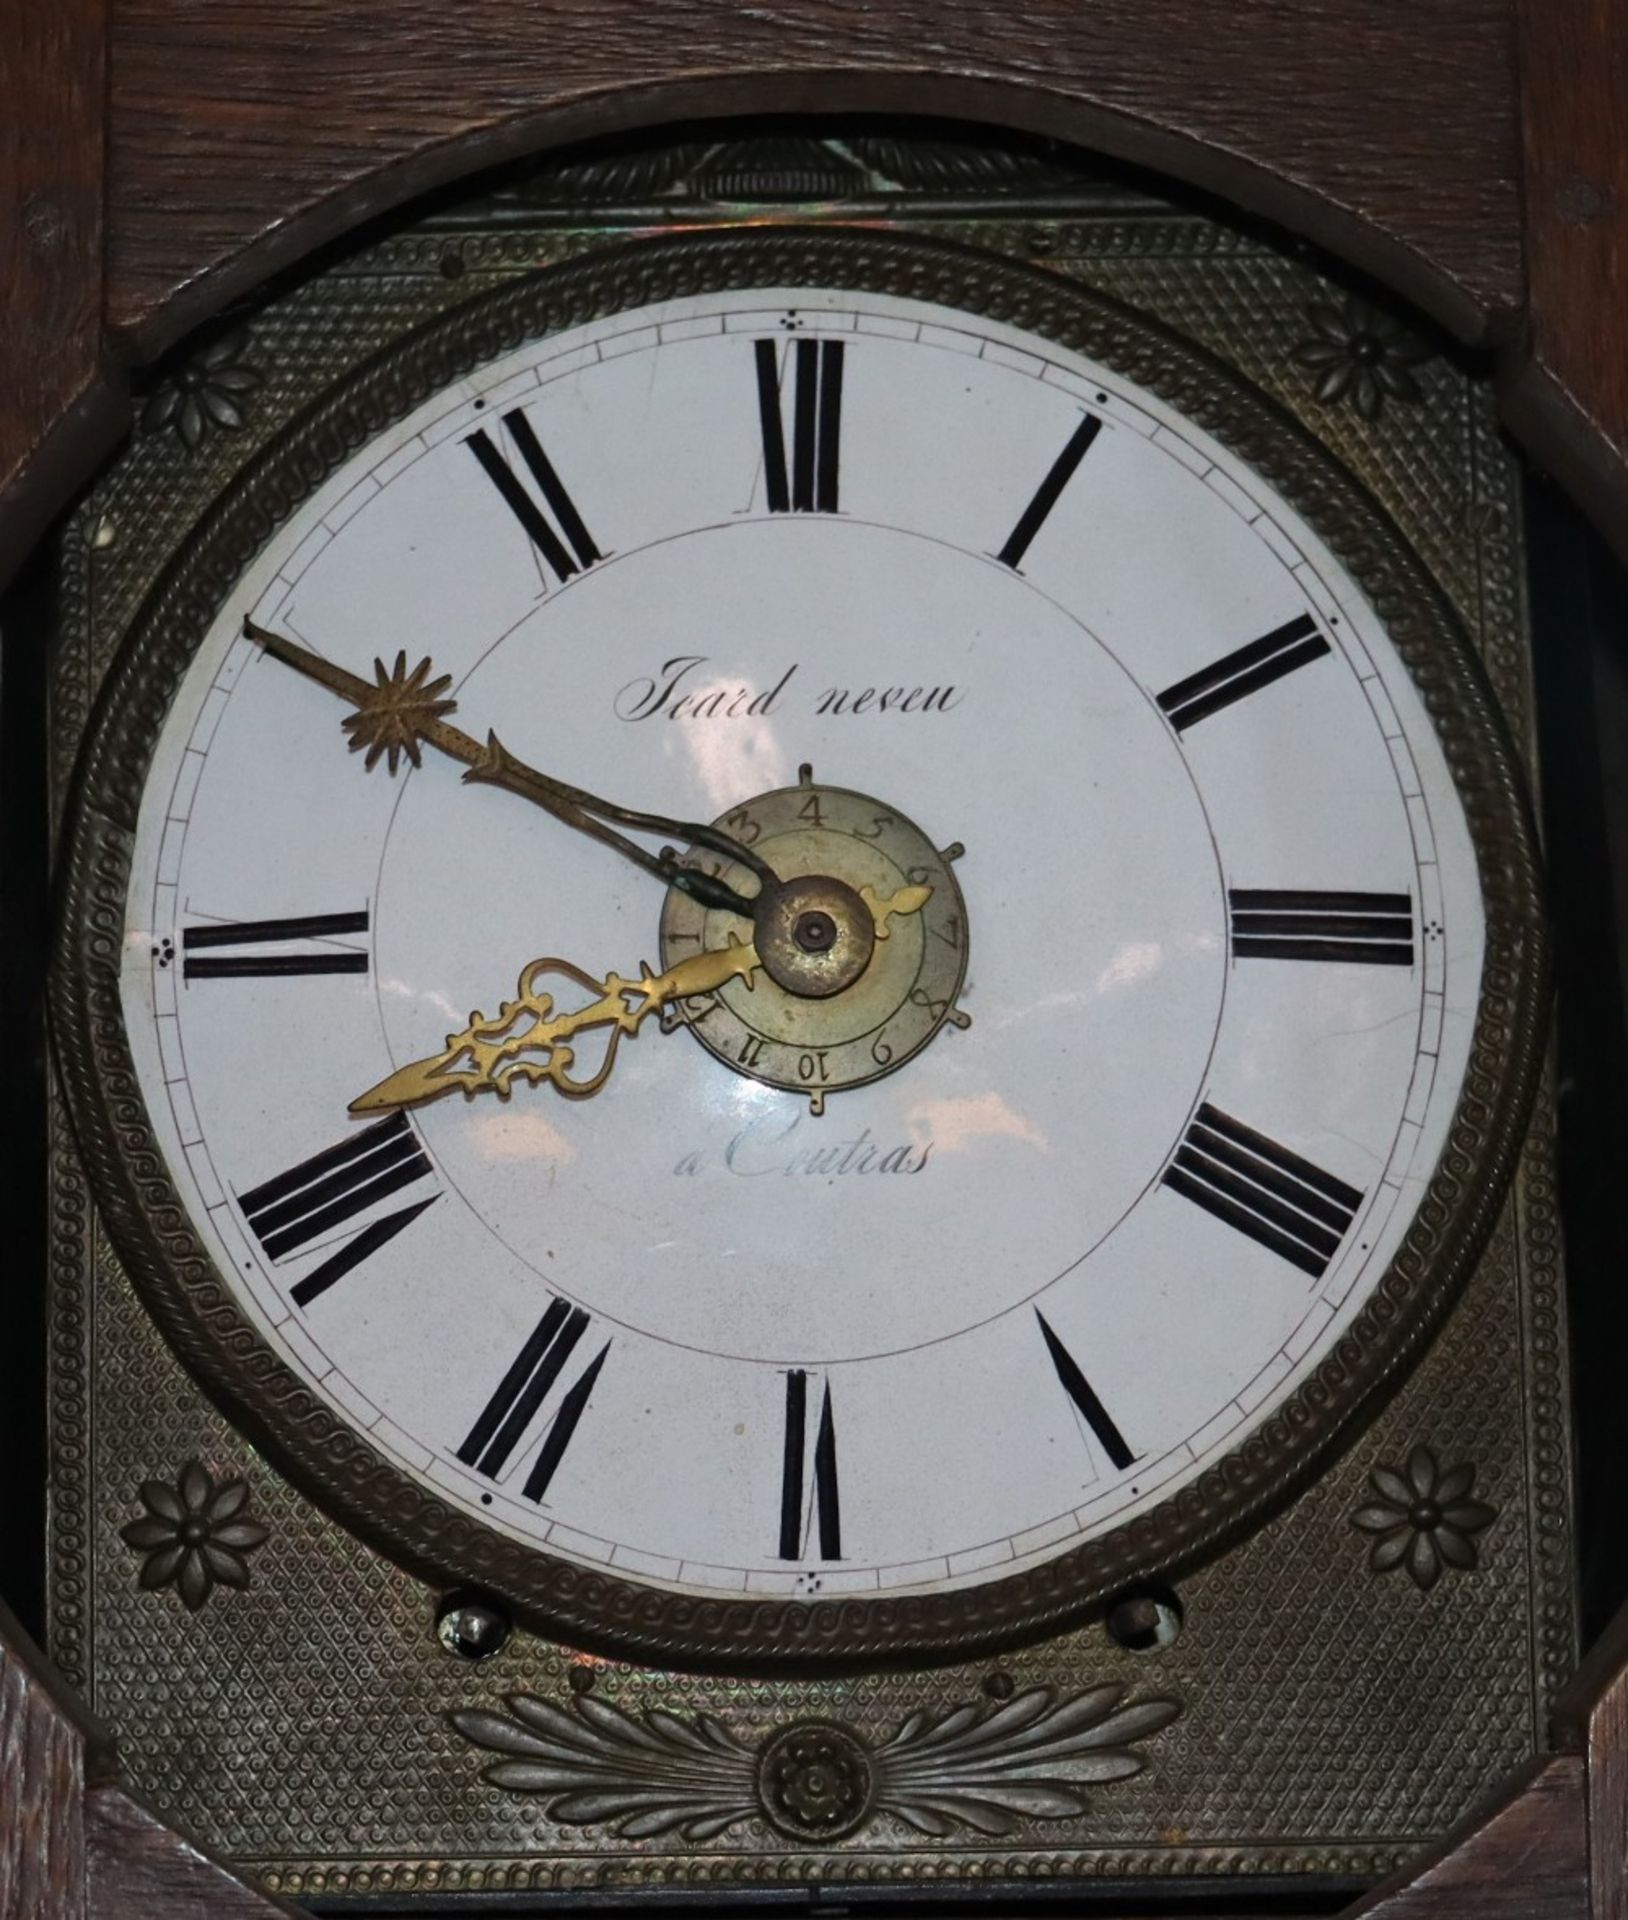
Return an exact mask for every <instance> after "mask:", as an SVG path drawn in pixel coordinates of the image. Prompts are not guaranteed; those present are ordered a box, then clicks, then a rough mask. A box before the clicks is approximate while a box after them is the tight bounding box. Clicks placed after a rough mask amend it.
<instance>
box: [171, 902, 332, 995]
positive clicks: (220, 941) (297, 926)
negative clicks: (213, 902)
mask: <svg viewBox="0 0 1628 1920" xmlns="http://www.w3.org/2000/svg"><path fill="white" fill-rule="evenodd" d="M366 932H367V909H366V908H365V907H362V908H359V909H358V910H357V911H356V912H355V913H311V914H306V915H305V916H304V917H303V918H301V919H295V920H229V921H224V922H222V923H221V924H220V925H218V926H207V927H186V928H184V929H183V930H182V934H181V975H182V978H183V979H186V980H241V979H245V978H255V979H268V978H271V977H273V976H275V975H278V974H288V973H366V972H367V967H368V959H367V955H366V953H365V952H363V951H361V950H360V949H359V948H356V947H344V948H342V949H340V950H338V951H335V952H331V953H226V954H222V953H216V952H215V951H213V950H214V949H215V948H218V947H273V946H278V945H280V944H284V943H286V942H289V941H294V940H332V939H333V938H335V936H336V935H338V934H342V933H366Z"/></svg>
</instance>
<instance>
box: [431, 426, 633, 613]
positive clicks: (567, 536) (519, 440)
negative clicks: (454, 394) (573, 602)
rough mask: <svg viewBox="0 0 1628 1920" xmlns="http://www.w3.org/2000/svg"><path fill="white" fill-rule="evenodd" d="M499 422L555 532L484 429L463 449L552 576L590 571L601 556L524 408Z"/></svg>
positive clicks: (562, 577)
mask: <svg viewBox="0 0 1628 1920" xmlns="http://www.w3.org/2000/svg"><path fill="white" fill-rule="evenodd" d="M503 424H504V426H505V427H506V428H507V429H508V434H509V438H510V439H511V440H512V441H513V442H514V444H515V447H516V449H517V450H518V452H519V454H520V458H521V459H522V460H523V461H524V462H525V464H526V469H527V471H528V472H529V473H530V475H531V477H532V479H533V480H534V481H535V482H536V483H537V489H538V491H539V492H540V493H541V494H542V496H543V499H544V500H545V501H546V502H547V503H548V507H549V511H550V512H551V513H552V514H553V515H554V518H555V520H556V521H557V522H558V523H559V532H558V533H556V532H555V530H554V528H553V527H552V526H550V524H549V522H548V519H547V516H546V515H545V514H544V513H543V510H542V508H541V507H539V506H538V504H537V502H536V501H535V500H534V499H533V498H532V497H531V494H530V493H529V492H528V491H527V489H526V486H525V483H524V481H522V480H521V478H520V476H519V475H518V474H517V473H516V472H515V470H514V468H513V467H511V466H510V465H509V463H508V461H507V460H505V459H504V457H503V455H502V454H501V453H499V452H498V450H497V448H496V446H495V445H494V444H493V442H492V437H491V435H490V434H489V433H488V432H487V431H486V429H485V428H484V427H477V428H476V429H475V431H474V432H473V433H472V434H470V435H469V436H468V438H467V439H466V440H465V441H464V445H465V446H466V447H468V449H469V451H470V452H471V453H472V454H473V455H474V456H475V458H476V459H477V460H478V461H479V462H480V464H481V470H482V472H483V473H484V474H485V475H486V477H487V479H488V480H490V481H491V483H492V485H493V486H494V487H496V488H497V490H498V492H499V493H500V494H501V495H502V496H503V499H504V501H505V503H506V504H507V505H508V507H509V509H510V511H511V512H512V513H513V514H514V517H515V518H516V519H517V520H518V521H519V522H520V524H521V526H523V527H524V528H525V530H526V534H527V537H528V538H529V539H530V541H531V544H532V545H533V546H534V547H535V548H536V549H537V551H538V552H539V553H540V554H541V555H542V556H543V558H544V559H545V560H546V561H547V562H548V564H549V566H550V567H552V568H553V570H554V576H555V578H556V579H557V580H559V581H560V582H561V583H562V584H563V583H564V582H565V581H567V580H569V579H570V578H571V576H572V574H574V573H581V572H582V571H583V569H584V568H586V567H591V566H592V565H593V563H594V562H595V561H596V560H598V559H599V558H600V557H601V555H600V552H599V549H598V547H596V546H595V545H594V542H593V536H592V535H591V534H590V533H589V531H588V529H587V528H586V527H585V526H584V525H583V522H582V515H581V514H580V513H578V512H577V509H576V506H575V504H574V503H573V501H572V499H571V496H570V494H568V493H567V492H566V490H565V488H564V486H563V485H562V484H561V481H560V476H559V475H558V474H557V473H556V472H555V471H554V465H553V462H552V461H551V460H550V459H549V457H548V455H547V454H546V453H544V452H543V447H542V442H541V441H540V440H539V439H538V438H537V435H536V434H535V432H533V430H532V425H531V422H530V421H529V420H528V419H527V418H526V415H525V410H524V409H523V408H521V407H515V408H513V409H511V411H510V412H508V413H506V414H504V416H503ZM562 535H563V538H562V537H561V536H562Z"/></svg>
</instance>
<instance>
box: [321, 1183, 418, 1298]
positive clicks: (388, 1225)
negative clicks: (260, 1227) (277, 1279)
mask: <svg viewBox="0 0 1628 1920" xmlns="http://www.w3.org/2000/svg"><path fill="white" fill-rule="evenodd" d="M440 1197H441V1196H440V1195H439V1194H438V1193H432V1194H431V1195H430V1197H429V1199H428V1200H416V1201H414V1203H413V1204H412V1205H411V1206H410V1207H402V1208H400V1209H399V1210H398V1211H397V1212H395V1213H387V1214H386V1215H385V1216H384V1218H383V1219H382V1220H375V1221H374V1222H373V1224H372V1225H371V1226H369V1227H363V1229H362V1231H361V1232H360V1233H359V1234H357V1235H356V1237H355V1239H353V1240H347V1241H346V1242H345V1244H344V1246H342V1247H341V1248H340V1249H339V1251H338V1252H337V1253H331V1254H329V1256H328V1258H327V1259H326V1260H324V1261H323V1263H322V1265H321V1266H320V1267H314V1268H313V1269H312V1270H311V1272H309V1273H308V1274H307V1275H306V1276H305V1278H304V1279H303V1280H301V1281H300V1282H299V1283H298V1284H297V1285H296V1286H293V1287H290V1288H289V1290H288V1292H289V1298H290V1299H291V1300H292V1301H293V1302H294V1304H295V1306H297V1307H308V1306H310V1304H311V1302H312V1301H313V1300H315V1299H316V1298H317V1297H318V1296H319V1295H320V1294H324V1293H326V1292H327V1291H328V1289H329V1288H330V1287H331V1286H332V1285H333V1284H334V1282H335V1281H336V1280H343V1279H344V1277H345V1275H346V1274H347V1273H349V1272H350V1270H351V1269H352V1268H353V1267H359V1266H360V1265H361V1264H362V1262H363V1261H364V1260H366V1259H369V1258H371V1256H372V1255H373V1254H375V1253H377V1252H378V1251H379V1249H380V1247H382V1246H383V1245H384V1244H385V1242H386V1241H387V1240H394V1239H395V1237H396V1235H397V1234H398V1233H400V1232H401V1230H402V1228H403V1227H405V1226H409V1225H411V1223H412V1222H413V1221H414V1220H416V1219H417V1218H418V1216H419V1215H420V1214H421V1213H422V1212H423V1211H424V1209H425V1208H426V1207H428V1206H431V1205H433V1204H434V1202H435V1201H437V1200H439V1199H440Z"/></svg>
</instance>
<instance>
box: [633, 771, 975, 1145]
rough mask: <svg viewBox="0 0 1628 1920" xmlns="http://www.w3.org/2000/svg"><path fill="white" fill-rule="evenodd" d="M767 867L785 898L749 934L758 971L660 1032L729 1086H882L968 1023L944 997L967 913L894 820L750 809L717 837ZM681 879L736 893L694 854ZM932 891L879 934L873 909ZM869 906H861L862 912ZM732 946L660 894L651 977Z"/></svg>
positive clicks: (697, 913)
mask: <svg viewBox="0 0 1628 1920" xmlns="http://www.w3.org/2000/svg"><path fill="white" fill-rule="evenodd" d="M716 824H717V825H718V826H719V827H720V828H722V829H723V831H724V832H726V833H729V834H731V835H733V836H734V837H735V838H736V839H737V840H739V841H741V842H742V843H743V844H744V845H747V846H750V847H751V849H752V851H753V852H754V853H756V854H758V855H759V856H760V857H761V858H763V859H764V860H766V861H767V862H768V863H769V865H770V866H771V867H772V868H773V869H774V871H775V872H776V873H777V874H778V875H779V876H780V879H781V881H782V882H784V883H785V884H784V886H783V887H782V889H781V892H780V895H779V896H778V898H777V899H776V900H775V901H774V902H773V903H772V906H771V908H770V909H769V910H768V911H766V912H765V913H764V914H762V915H760V920H761V921H762V923H763V924H761V925H760V926H759V927H758V928H757V931H756V938H757V945H758V950H759V952H760V954H762V956H763V962H764V964H763V967H762V968H761V969H760V970H759V972H758V973H757V975H756V977H755V979H754V980H753V981H752V983H751V984H750V985H748V984H747V983H746V982H745V981H743V980H735V981H732V982H729V983H727V984H726V985H725V986H723V987H721V988H720V989H719V990H718V991H717V992H716V993H712V994H707V995H704V996H700V997H698V998H694V999H690V1000H685V1001H682V1002H680V1003H679V1005H678V1006H677V1007H676V1008H675V1009H674V1010H673V1013H672V1015H671V1024H682V1025H685V1026H688V1027H689V1029H690V1031H691V1032H692V1033H693V1034H694V1035H695V1037H696V1039H697V1040H699V1041H700V1042H701V1044H702V1046H704V1047H705V1048H706V1049H707V1051H708V1052H709V1053H711V1054H714V1055H715V1056H716V1057H717V1058H718V1059H719V1060H721V1061H723V1063H724V1064H725V1065H726V1066H728V1067H731V1068H733V1069H734V1071H735V1072H736V1073H742V1074H746V1075H748V1076H749V1077H750V1078H752V1079H754V1080H763V1081H767V1082H768V1084H769V1085H770V1086H775V1087H786V1088H790V1089H792V1090H794V1091H796V1092H799V1093H806V1094H808V1096H809V1097H810V1099H811V1101H812V1102H813V1104H814V1107H815V1110H816V1112H818V1111H819V1110H820V1109H821V1108H823V1106H824V1102H825V1097H826V1096H827V1095H828V1094H832V1093H836V1092H840V1091H841V1090H842V1089H843V1088H845V1087H857V1086H863V1085H864V1083H865V1082H866V1081H868V1080H876V1079H879V1078H880V1077H881V1076H882V1075H883V1074H885V1073H893V1072H896V1071H897V1069H898V1068H900V1067H902V1066H903V1065H904V1064H905V1062H906V1061H907V1060H910V1059H912V1058H913V1057H914V1056H915V1055H916V1054H918V1053H920V1051H921V1050H922V1048H923V1047H925V1046H926V1045H927V1043H928V1041H929V1040H931V1039H932V1037H933V1035H934V1034H935V1033H937V1032H938V1030H939V1028H940V1027H942V1026H943V1025H944V1024H945V1023H946V1021H949V1022H953V1023H954V1024H956V1025H958V1026H964V1025H966V1024H967V1016H966V1015H965V1014H964V1013H962V1012H961V1011H960V1009H959V1008H958V1007H957V1006H956V997H957V995H958V994H959V993H960V991H961V983H962V980H963V978H964V977H965V974H966V968H967V935H968V929H967V909H966V902H965V901H964V900H963V899H962V897H961V889H960V887H959V886H958V885H957V884H956V881H955V876H954V874H953V872H952V871H951V865H950V863H951V860H952V859H954V858H955V857H956V855H958V854H959V853H960V851H961V849H960V848H959V847H947V848H945V849H944V850H943V851H940V850H939V849H938V848H937V847H935V846H934V844H933V842H932V841H931V840H930V839H928V837H927V835H926V834H925V833H923V832H922V830H921V828H920V827H918V826H917V825H916V824H915V823H914V821H912V820H910V819H908V818H907V817H906V816H905V815H904V814H903V813H901V812H900V811H899V809H898V808H897V807H895V806H892V805H890V804H889V803H888V802H886V801H883V800H876V799H873V798H871V797H870V796H869V795H868V794H863V793H853V792H850V791H849V790H848V789H847V788H844V787H828V786H821V785H817V784H815V783H813V782H812V780H809V781H807V782H806V783H805V784H803V785H801V786H796V787H781V788H777V789H776V790H775V791H774V792H772V793H764V794H759V795H758V797H757V798H756V799H754V800H749V801H747V802H746V804H745V805H744V806H740V807H735V808H733V809H732V810H731V811H730V812H729V813H728V814H727V815H725V816H724V817H723V818H721V819H720V820H718V821H717V823H716ZM686 864H687V865H690V866H701V867H703V868H705V870H706V871H708V872H711V873H717V874H721V875H722V876H723V877H724V878H725V879H727V880H728V881H729V883H730V884H731V885H732V886H737V887H739V888H740V889H741V891H743V892H745V893H751V892H752V890H753V888H754V886H755V885H756V882H755V881H754V879H753V878H752V876H751V875H750V874H749V873H748V872H747V871H746V869H745V868H744V867H742V866H740V865H738V864H737V863H735V862H732V861H729V860H726V859H723V858H721V857H720V856H718V855H715V854H711V853H703V852H700V851H699V850H693V849H692V851H691V852H690V853H689V854H688V855H686ZM919 887H927V888H929V889H931V891H930V893H929V894H928V897H927V899H926V901H925V903H924V904H923V905H922V907H921V909H920V911H919V912H895V913H893V914H891V915H887V916H885V919H884V921H883V923H882V924H880V925H879V924H877V922H876V921H875V919H874V918H873V914H872V908H873V907H874V905H875V903H876V902H878V901H884V902H885V901H887V900H888V899H889V898H890V897H892V896H896V895H899V894H901V893H904V892H905V891H906V890H908V889H910V888H919ZM865 903H869V904H865ZM743 931H744V929H743V927H742V923H741V921H740V919H739V917H738V916H737V915H735V914H731V913H725V912H717V911H709V910H708V909H707V908H705V907H702V906H701V905H699V904H698V903H697V902H696V901H694V900H692V899H690V898H689V897H688V895H686V894H682V893H679V892H677V891H676V890H675V891H669V893H668V895H667V900H666V905H665V907H664V908H663V910H662V916H661V955H662V964H663V966H667V967H670V966H672V965H674V964H675V963H676V962H678V961H680V960H683V959H685V958H687V957H689V956H690V955H693V954H695V953H697V952H699V951H701V950H702V949H703V948H709V947H721V946H723V945H724V944H725V942H726V941H727V940H728V938H729V936H730V934H731V933H734V934H736V935H740V934H742V933H743Z"/></svg>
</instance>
